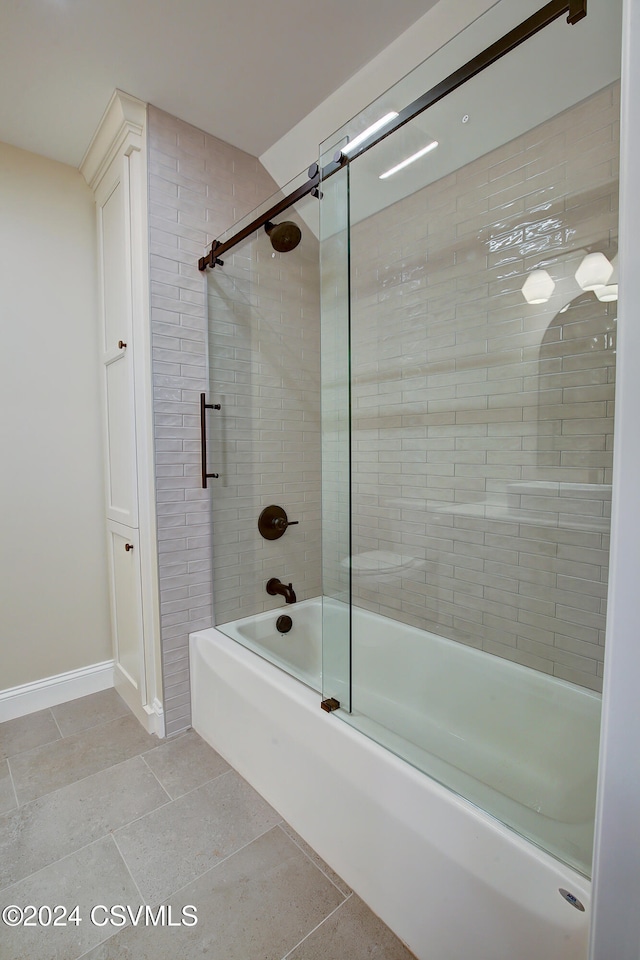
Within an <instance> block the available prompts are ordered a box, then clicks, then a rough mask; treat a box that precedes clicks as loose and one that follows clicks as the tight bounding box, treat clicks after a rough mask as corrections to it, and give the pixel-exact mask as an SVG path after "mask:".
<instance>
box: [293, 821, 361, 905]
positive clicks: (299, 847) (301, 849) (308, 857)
mask: <svg viewBox="0 0 640 960" xmlns="http://www.w3.org/2000/svg"><path fill="white" fill-rule="evenodd" d="M283 823H287V821H286V820H284V819H283V820H282V821H281V822H280V823H279V824H278V826H279V827H280V829H281V830H282V832H283V833H284V835H285V837H288V838H289V840H291V841H292V842H293V843H295V845H296V847H297V848H298V850H300V851H301V852H302V853H304V855H305V857H306V858H307V859H308V860H309V861H310V863H312V864H313V865H314V867H316V869H317V870H319V871H320V873H321V874H322V876H323V877H326V879H327V880H328V881H329V883H332V884H333V886H334V887H335V888H336V890H337V891H338V893H339V894H340V896H342V897H344V899H345V900H348V899H349V897H350V896H351V894H352V893H353V890H351V887H349V884H348V883H345V881H344V880H342V877H340V879H341V880H342V882H343V883H344V885H345V887H349V893H343V892H342V890H341V889H340V887H339V886H338V884H337V883H335V881H334V880H332V879H331V877H330V876H329V875H328V874H327V873H325V871H324V870H323V869H322V867H321V866H319V865H318V864H317V863H316V862H315V860H314V859H313V857H310V856H309V854H308V853H307V851H306V850H304V849H303V848H302V847H301V846H300V844H299V843H298V841H297V840H296V839H295V838H294V837H292V836H290V834H288V833H287V831H286V830H285V829H283V827H282V824H283ZM287 826H291V824H289V823H287ZM291 829H293V827H291ZM311 849H312V850H313V847H311ZM313 852H314V853H316V852H315V850H314V851H313ZM316 856H317V857H319V858H320V860H322V857H320V854H319V853H316ZM322 862H323V863H324V860H322ZM327 867H328V868H329V870H331V869H332V868H331V867H330V866H329V864H327ZM334 873H335V871H334ZM336 876H339V874H336Z"/></svg>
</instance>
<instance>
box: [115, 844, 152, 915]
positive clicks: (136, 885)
mask: <svg viewBox="0 0 640 960" xmlns="http://www.w3.org/2000/svg"><path fill="white" fill-rule="evenodd" d="M111 839H112V840H113V842H114V844H115V847H116V850H117V851H118V856H119V857H120V859H121V860H122V862H123V863H124V866H125V869H126V871H127V873H128V874H129V876H130V877H131V881H132V883H133V885H134V887H135V888H136V890H137V891H138V896H139V897H140V903H144V905H145V906H147V901H146V900H145V898H144V897H143V896H142V891H141V890H140V887H139V886H138V884H137V882H136V879H135V877H134V876H133V874H132V873H131V870H130V869H129V864H128V863H127V861H126V860H125V858H124V854H123V852H122V850H121V849H120V847H119V846H118V841H117V840H116V837H115V834H114V833H112V834H111Z"/></svg>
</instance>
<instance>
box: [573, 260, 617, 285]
mask: <svg viewBox="0 0 640 960" xmlns="http://www.w3.org/2000/svg"><path fill="white" fill-rule="evenodd" d="M612 273H613V265H612V264H611V263H609V261H608V260H607V258H606V257H605V255H604V253H588V254H587V255H586V257H585V258H584V260H583V261H582V263H581V264H580V266H579V267H578V269H577V270H576V280H577V281H578V286H579V287H580V288H581V289H582V290H584V291H585V292H587V291H589V290H596V289H597V287H605V286H606V285H607V283H608V282H609V280H610V278H611V274H612Z"/></svg>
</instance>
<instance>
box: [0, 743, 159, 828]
mask: <svg viewBox="0 0 640 960" xmlns="http://www.w3.org/2000/svg"><path fill="white" fill-rule="evenodd" d="M54 743H57V740H56V741H54ZM138 758H140V759H141V760H142V754H141V753H134V755H133V756H132V757H127V759H126V760H118V762H117V763H111V764H109V766H108V767H103V768H102V769H101V770H96V771H95V773H88V774H87V775H86V777H79V778H78V780H72V781H71V782H70V783H63V784H62V786H61V787H56V788H55V789H54V790H49V792H48V793H42V794H40V796H39V797H34V798H33V799H32V800H25V802H24V803H23V804H18V806H19V807H21V806H22V807H26V806H28V805H29V804H30V803H37V802H38V801H39V800H44V799H45V797H52V796H53V795H54V793H59V792H60V791H61V790H67V789H68V788H69V787H73V786H75V785H76V784H77V783H84V781H85V780H90V779H91V777H97V776H99V775H100V774H101V773H106V771H107V770H113V768H114V767H120V766H122V765H123V764H125V763H130V762H131V761H132V760H137V759H138ZM7 762H8V759H7ZM151 772H153V771H151ZM12 779H13V778H12ZM161 786H162V785H161ZM163 789H164V787H163ZM14 790H15V786H14ZM166 792H167V791H166V790H165V793H166ZM167 796H168V794H167ZM16 799H17V790H16ZM160 806H165V804H160ZM13 812H14V811H12V810H9V811H8V813H13ZM2 816H5V814H2ZM142 816H146V814H142ZM136 819H139V818H136ZM131 822H133V821H131Z"/></svg>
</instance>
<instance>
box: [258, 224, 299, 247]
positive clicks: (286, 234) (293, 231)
mask: <svg viewBox="0 0 640 960" xmlns="http://www.w3.org/2000/svg"><path fill="white" fill-rule="evenodd" d="M264 229H265V230H266V232H267V233H268V234H269V239H270V240H271V246H272V247H273V249H274V250H277V251H278V253H288V252H289V251H290V250H294V249H295V248H296V247H297V246H298V244H299V243H300V241H301V240H302V231H301V230H300V227H299V226H298V224H297V223H294V222H293V220H283V221H282V223H271V221H270V220H267V222H266V223H265V225H264Z"/></svg>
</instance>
